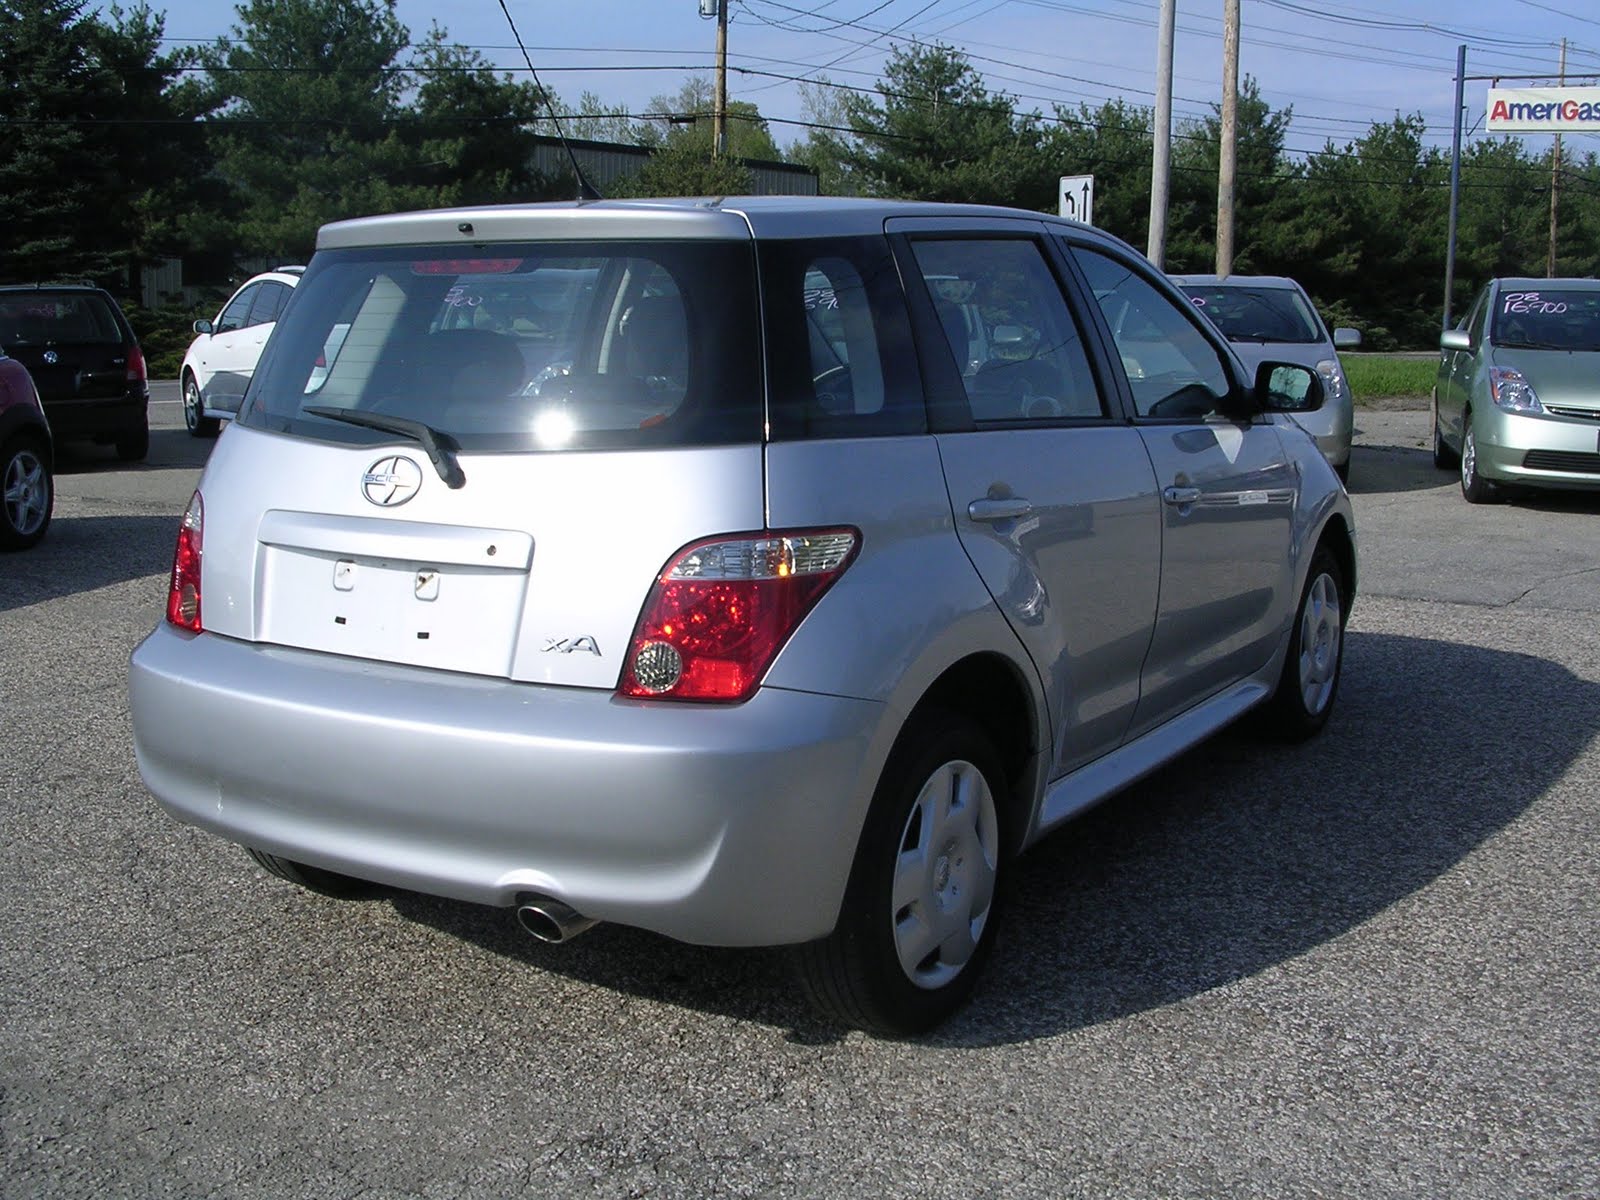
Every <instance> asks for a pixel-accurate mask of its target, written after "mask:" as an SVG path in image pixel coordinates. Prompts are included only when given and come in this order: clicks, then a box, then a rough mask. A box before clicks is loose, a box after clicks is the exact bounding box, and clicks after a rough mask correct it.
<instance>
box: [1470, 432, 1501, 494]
mask: <svg viewBox="0 0 1600 1200" xmlns="http://www.w3.org/2000/svg"><path fill="white" fill-rule="evenodd" d="M1461 494H1462V495H1463V496H1465V497H1466V499H1467V503H1468V504H1491V503H1493V502H1494V501H1496V500H1498V499H1499V498H1500V489H1499V488H1498V487H1497V486H1496V485H1494V484H1493V483H1490V482H1489V481H1488V480H1487V479H1485V478H1484V477H1483V473H1482V472H1481V471H1479V470H1478V440H1477V438H1476V437H1475V436H1474V434H1473V432H1472V414H1471V413H1468V414H1467V416H1466V420H1465V422H1464V423H1463V426H1462V431H1461Z"/></svg>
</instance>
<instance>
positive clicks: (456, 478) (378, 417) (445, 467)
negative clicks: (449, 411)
mask: <svg viewBox="0 0 1600 1200" xmlns="http://www.w3.org/2000/svg"><path fill="white" fill-rule="evenodd" d="M300 411H301V412H303V413H310V414H311V415H312V416H313V417H326V418H327V419H328V420H330V421H343V422H344V423H345V424H346V425H361V426H364V427H366V428H367V429H377V430H381V431H382V432H384V433H398V434H399V435H400V436H401V437H408V438H411V439H412V440H413V441H416V442H420V443H421V444H422V448H423V449H424V450H426V451H427V452H428V458H429V460H430V461H431V462H432V463H433V469H434V470H435V471H437V472H439V478H440V479H442V480H444V482H445V486H446V487H449V488H459V487H461V486H462V485H464V484H465V483H466V482H467V477H466V475H464V474H463V473H462V471H461V464H460V463H458V462H457V461H456V455H455V452H456V451H457V450H459V449H460V448H461V447H460V446H458V445H456V443H455V439H453V438H452V437H451V436H450V435H449V434H447V433H440V432H439V431H438V430H437V429H435V428H433V426H431V425H425V424H423V423H422V422H421V421H413V420H412V419H411V418H410V417H391V416H389V415H388V414H387V413H375V412H366V411H364V410H362V409H355V408H328V407H326V406H324V405H308V406H307V407H305V408H302V409H301V410H300Z"/></svg>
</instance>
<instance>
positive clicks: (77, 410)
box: [0, 283, 150, 462]
mask: <svg viewBox="0 0 1600 1200" xmlns="http://www.w3.org/2000/svg"><path fill="white" fill-rule="evenodd" d="M0 345H3V346H4V347H5V348H6V352H7V353H8V354H10V355H11V357H12V358H15V359H16V360H17V361H18V362H20V363H22V365H23V366H25V367H27V368H28V373H29V374H30V375H32V376H33V381H34V383H35V385H37V387H38V389H39V398H40V400H42V401H43V402H44V409H45V413H46V415H47V416H48V417H49V418H50V428H51V430H52V431H53V432H54V433H55V436H56V440H57V441H72V440H82V441H94V442H99V443H102V444H103V443H110V444H112V445H114V446H115V447H116V449H117V457H118V458H120V459H122V460H123V461H124V462H135V461H138V460H139V459H142V458H143V457H144V456H145V454H146V453H147V452H148V451H149V448H150V422H149V413H148V406H149V401H150V387H149V383H148V382H147V380H146V372H145V362H144V352H143V351H141V350H140V349H139V340H138V339H137V338H136V337H134V335H133V328H132V327H131V326H130V325H129V324H128V319H127V317H125V316H123V315H122V310H121V309H120V308H118V307H117V302H116V301H115V300H114V299H112V298H111V294H110V293H109V292H107V291H105V290H104V289H102V288H98V287H95V286H93V285H92V284H56V283H38V284H34V283H30V284H16V285H10V286H5V287H0Z"/></svg>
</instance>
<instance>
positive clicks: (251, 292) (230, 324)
mask: <svg viewBox="0 0 1600 1200" xmlns="http://www.w3.org/2000/svg"><path fill="white" fill-rule="evenodd" d="M260 290H261V285H260V284H259V283H253V284H251V285H250V286H249V287H247V288H245V289H244V290H243V291H241V292H240V293H239V294H238V295H237V296H235V297H234V298H233V299H232V300H229V301H228V306H227V307H226V308H224V309H223V310H222V315H221V316H219V317H218V318H217V328H216V332H217V333H232V332H233V331H234V330H235V329H243V328H244V327H245V325H246V324H248V323H249V320H250V306H251V305H252V304H254V303H255V302H256V293H257V292H258V291H260Z"/></svg>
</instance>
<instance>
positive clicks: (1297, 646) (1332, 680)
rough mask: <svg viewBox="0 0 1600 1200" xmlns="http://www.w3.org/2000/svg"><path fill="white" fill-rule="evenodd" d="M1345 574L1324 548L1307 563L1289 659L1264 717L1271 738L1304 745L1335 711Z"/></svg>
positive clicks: (1342, 641) (1341, 659) (1284, 665)
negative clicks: (1308, 564) (1334, 701)
mask: <svg viewBox="0 0 1600 1200" xmlns="http://www.w3.org/2000/svg"><path fill="white" fill-rule="evenodd" d="M1344 623H1345V605H1344V572H1343V570H1341V569H1340V567H1339V560H1338V559H1336V558H1335V557H1334V556H1333V554H1332V553H1331V552H1330V551H1329V550H1328V549H1327V547H1325V546H1319V547H1318V548H1317V552H1316V554H1314V555H1313V556H1312V559H1311V570H1310V571H1309V572H1308V573H1307V575H1306V585H1305V588H1304V589H1303V590H1302V591H1301V593H1300V609H1299V612H1298V613H1297V615H1296V617H1295V623H1294V630H1293V632H1292V633H1291V634H1290V635H1289V654H1288V657H1286V658H1285V659H1284V662H1283V674H1282V675H1280V676H1279V677H1278V690H1277V691H1276V692H1274V693H1273V696H1272V699H1271V700H1269V701H1268V702H1267V709H1266V712H1265V714H1264V715H1265V716H1266V718H1267V721H1268V723H1269V724H1270V726H1271V728H1272V730H1273V732H1275V733H1277V734H1278V735H1279V736H1280V737H1283V738H1286V739H1288V740H1290V741H1302V740H1304V739H1305V738H1308V737H1311V736H1312V735H1314V734H1316V733H1318V732H1320V731H1321V729H1322V727H1323V726H1324V725H1326V724H1327V723H1328V714H1329V713H1331V712H1332V711H1333V700H1334V697H1335V696H1337V695H1338V693H1339V675H1340V672H1341V670H1342V669H1343V666H1344Z"/></svg>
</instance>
